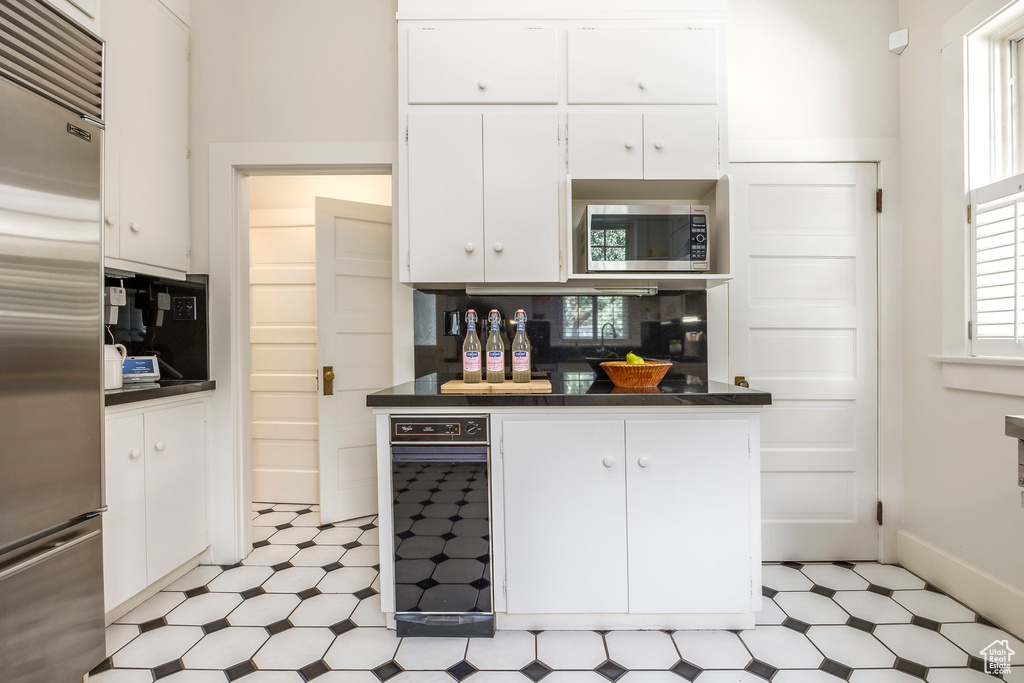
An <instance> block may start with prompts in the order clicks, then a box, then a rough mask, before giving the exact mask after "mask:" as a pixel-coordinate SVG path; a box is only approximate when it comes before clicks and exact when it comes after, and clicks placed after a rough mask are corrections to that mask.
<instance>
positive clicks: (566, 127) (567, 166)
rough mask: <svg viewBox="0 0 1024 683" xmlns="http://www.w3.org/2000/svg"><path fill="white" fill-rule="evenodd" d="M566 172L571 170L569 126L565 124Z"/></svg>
mask: <svg viewBox="0 0 1024 683" xmlns="http://www.w3.org/2000/svg"><path fill="white" fill-rule="evenodd" d="M565 170H566V171H568V170H569V124H568V123H567V124H565Z"/></svg>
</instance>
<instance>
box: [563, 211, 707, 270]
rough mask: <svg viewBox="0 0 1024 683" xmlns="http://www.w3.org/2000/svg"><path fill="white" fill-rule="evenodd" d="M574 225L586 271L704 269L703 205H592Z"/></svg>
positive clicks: (705, 214)
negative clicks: (582, 246)
mask: <svg viewBox="0 0 1024 683" xmlns="http://www.w3.org/2000/svg"><path fill="white" fill-rule="evenodd" d="M580 227H581V228H583V230H582V232H583V235H582V236H583V237H584V238H585V240H586V241H585V242H584V244H585V253H586V259H587V270H588V271H591V272H602V271H638V272H643V271H655V272H657V271H684V272H685V271H705V270H708V269H709V266H708V264H709V263H710V250H709V248H708V207H707V206H698V205H691V204H660V205H659V204H602V205H594V204H592V205H590V206H588V207H587V210H586V213H585V214H584V216H583V220H582V221H581V226H580Z"/></svg>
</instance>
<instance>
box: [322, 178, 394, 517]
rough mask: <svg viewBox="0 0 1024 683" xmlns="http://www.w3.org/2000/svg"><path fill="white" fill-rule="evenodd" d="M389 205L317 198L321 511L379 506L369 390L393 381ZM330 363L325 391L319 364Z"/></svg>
mask: <svg viewBox="0 0 1024 683" xmlns="http://www.w3.org/2000/svg"><path fill="white" fill-rule="evenodd" d="M391 279H392V278H391V207H388V206H380V205H377V204H362V203H360V202H348V201H342V200H340V199H326V198H324V197H317V198H316V291H317V346H318V351H317V353H318V356H319V362H320V367H321V373H320V397H319V425H320V429H319V439H320V516H321V518H322V519H323V521H324V523H329V522H337V521H341V520H344V519H352V518H354V517H362V516H365V515H372V514H376V512H377V438H376V426H375V421H374V418H373V412H372V411H371V410H370V409H369V408H367V407H366V394H368V393H371V392H374V391H377V390H378V389H383V388H385V387H389V386H391V384H392V382H391V375H392V365H391V357H392V341H391ZM327 366H331V367H333V368H334V375H335V379H334V393H333V395H330V396H327V395H324V391H323V390H324V377H323V368H324V367H327Z"/></svg>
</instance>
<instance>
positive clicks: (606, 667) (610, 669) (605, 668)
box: [594, 659, 628, 681]
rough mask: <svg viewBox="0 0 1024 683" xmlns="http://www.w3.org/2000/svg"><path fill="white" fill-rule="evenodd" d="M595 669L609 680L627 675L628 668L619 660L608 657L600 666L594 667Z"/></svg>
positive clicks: (615, 679)
mask: <svg viewBox="0 0 1024 683" xmlns="http://www.w3.org/2000/svg"><path fill="white" fill-rule="evenodd" d="M594 671H596V672H597V673H599V674H601V675H602V676H604V677H605V678H607V679H608V680H609V681H617V680H619V679H620V678H622V677H623V676H625V675H626V673H627V672H628V669H626V667H624V666H622V665H621V664H619V663H618V662H614V661H612V660H610V659H606V660H605V661H604V662H603V663H602V664H601V665H600V666H598V667H597V668H596V669H594Z"/></svg>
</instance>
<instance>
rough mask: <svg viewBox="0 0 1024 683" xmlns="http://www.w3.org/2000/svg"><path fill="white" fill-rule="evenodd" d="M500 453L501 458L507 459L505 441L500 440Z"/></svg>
mask: <svg viewBox="0 0 1024 683" xmlns="http://www.w3.org/2000/svg"><path fill="white" fill-rule="evenodd" d="M498 453H500V454H501V457H503V458H504V457H505V439H500V440H499V441H498Z"/></svg>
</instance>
